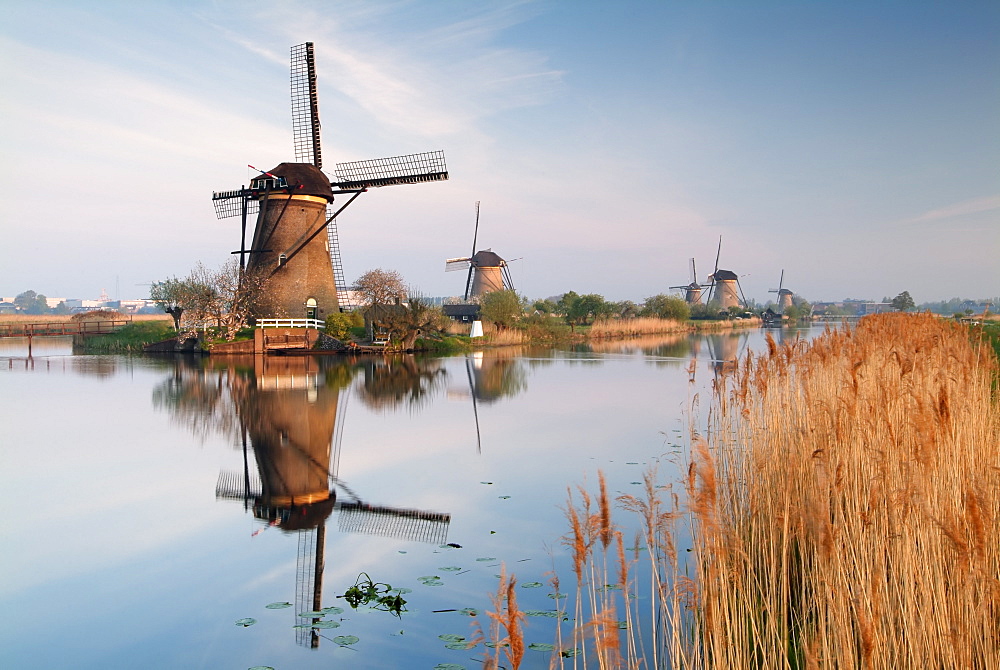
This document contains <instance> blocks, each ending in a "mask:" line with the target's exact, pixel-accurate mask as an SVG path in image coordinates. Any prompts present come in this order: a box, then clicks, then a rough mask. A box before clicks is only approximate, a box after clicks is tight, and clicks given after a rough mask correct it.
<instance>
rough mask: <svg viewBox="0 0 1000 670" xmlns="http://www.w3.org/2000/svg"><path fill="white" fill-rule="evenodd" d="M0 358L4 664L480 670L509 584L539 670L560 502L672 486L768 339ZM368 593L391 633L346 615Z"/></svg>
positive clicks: (740, 335)
mask: <svg viewBox="0 0 1000 670" xmlns="http://www.w3.org/2000/svg"><path fill="white" fill-rule="evenodd" d="M811 334H812V333H811V332H810V331H809V330H801V331H795V330H789V329H785V330H783V331H779V335H780V337H783V338H795V337H810V336H811ZM2 346H3V348H2V349H0V406H2V407H3V408H4V411H3V415H2V416H3V419H2V420H3V424H2V427H0V436H2V437H0V440H2V447H0V478H2V479H0V502H2V505H3V510H4V514H3V519H4V520H3V522H2V524H0V542H2V547H3V549H2V552H0V566H2V570H3V579H2V580H0V606H2V615H0V617H2V620H3V625H2V626H0V667H5V668H54V667H74V668H105V667H143V668H176V667H190V668H253V667H272V668H278V669H281V668H296V669H298V668H320V667H322V668H329V667H345V668H346V667H350V668H386V667H407V668H428V669H430V668H436V667H438V668H452V669H455V668H459V667H464V668H469V669H471V668H479V667H481V664H482V654H483V653H484V651H490V650H489V649H487V648H486V647H485V646H484V645H483V644H477V645H476V646H474V647H472V648H467V646H468V642H469V641H470V640H472V639H474V637H475V634H476V630H477V626H478V627H481V628H483V629H484V630H487V633H488V626H489V620H488V617H487V615H486V611H487V610H488V609H490V608H491V604H490V599H489V595H490V594H491V593H493V592H495V590H496V588H497V583H498V575H499V574H500V573H501V571H505V572H506V573H507V574H515V575H516V576H517V579H518V583H519V586H518V588H517V595H518V603H519V606H520V608H521V610H522V611H526V612H528V616H527V618H526V620H525V628H524V632H525V643H526V644H527V645H529V647H528V651H527V652H526V656H525V659H524V663H523V665H522V667H525V668H547V667H549V660H550V656H551V652H550V651H549V650H548V647H547V646H546V645H549V644H552V643H554V642H555V627H556V624H557V621H558V619H559V618H561V617H563V616H564V615H563V614H562V612H564V611H565V602H566V601H565V600H564V599H561V598H558V597H552V596H554V595H555V594H554V593H553V589H552V588H551V586H550V580H551V578H552V576H553V574H555V575H558V576H559V578H560V580H561V582H562V583H563V584H564V585H566V584H570V583H572V582H573V581H574V577H573V573H572V562H571V560H570V558H569V551H568V549H567V547H566V546H565V545H564V543H563V541H562V538H563V536H564V535H566V534H567V532H568V531H569V526H568V523H567V520H566V515H565V508H566V505H567V491H568V490H572V491H573V492H574V496H575V497H576V499H577V500H579V495H580V494H579V490H578V487H583V488H584V489H585V490H587V491H591V492H593V491H596V489H597V476H598V472H602V473H603V474H604V476H605V478H606V481H607V487H608V491H609V493H610V494H611V495H612V497H614V496H617V495H621V494H633V495H638V494H639V493H640V492H641V488H642V487H641V482H642V480H643V476H644V473H645V472H648V471H650V470H651V469H655V472H656V475H655V477H656V480H657V482H662V483H663V484H664V485H669V484H670V483H671V482H675V481H677V480H678V479H679V478H680V477H681V474H682V473H683V471H684V467H685V459H686V449H687V447H688V446H689V439H690V438H689V436H690V431H691V429H692V427H694V428H697V426H699V425H700V424H701V422H702V421H703V420H704V415H705V413H707V410H708V407H709V404H710V401H711V394H712V388H713V380H714V379H715V378H716V376H717V375H719V374H723V373H724V368H725V367H726V364H727V361H731V360H732V359H733V358H735V357H737V356H740V355H745V354H746V353H747V352H748V351H753V350H760V349H761V348H763V347H764V346H765V343H764V335H763V332H762V331H759V330H749V331H745V332H735V333H726V334H715V335H690V336H688V335H683V336H673V337H659V338H648V339H644V340H639V341H624V342H610V343H602V344H594V345H587V346H577V347H573V348H564V349H560V348H556V349H540V350H536V349H531V348H506V349H495V350H489V351H485V352H481V353H476V354H470V355H468V356H457V357H450V358H425V357H412V356H410V357H406V356H399V357H389V358H384V359H383V358H381V357H377V358H358V359H348V358H341V357H291V356H289V357H279V356H274V357H268V358H259V357H258V358H257V359H254V358H253V357H249V358H246V359H242V358H232V359H228V360H227V359H223V358H218V357H217V358H188V357H163V358H154V357H139V356H136V357H115V356H74V355H72V354H71V352H70V346H69V343H68V341H63V340H60V339H58V338H53V339H52V340H47V341H44V342H40V341H38V340H36V342H35V343H34V345H33V350H32V353H33V356H32V357H31V358H30V359H29V358H28V357H27V348H26V343H20V342H18V341H16V340H8V341H4V342H3V344H2ZM616 518H618V519H620V524H621V528H622V531H623V534H624V537H626V538H628V539H627V540H626V543H627V544H629V545H631V544H635V540H633V539H632V538H633V537H634V532H635V528H636V527H637V525H636V524H635V523H633V522H632V521H631V520H630V519H629V517H628V515H626V514H624V513H618V512H616ZM680 540H681V541H683V538H680ZM362 575H364V576H366V577H369V578H370V579H371V581H372V582H376V583H381V584H387V585H390V586H391V588H392V589H393V595H399V596H400V597H401V598H402V599H403V600H405V601H406V602H405V611H404V612H402V613H401V616H398V617H397V616H395V615H394V614H393V613H392V612H388V611H384V609H378V608H373V607H370V606H369V607H361V608H359V609H357V610H354V609H352V608H351V607H350V605H349V604H348V603H347V602H346V601H345V599H344V598H342V597H338V596H342V595H344V594H345V592H346V591H347V590H348V589H349V588H350V587H352V586H354V585H355V583H356V582H357V580H358V579H359V576H362ZM593 586H595V587H606V586H607V585H596V584H595V585H593ZM564 590H565V589H564ZM302 615H306V616H302ZM566 616H567V617H568V615H566ZM562 625H563V626H572V625H573V622H572V621H565V622H563V623H562ZM459 638H464V639H459ZM487 639H489V636H487Z"/></svg>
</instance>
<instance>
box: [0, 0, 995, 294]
mask: <svg viewBox="0 0 1000 670" xmlns="http://www.w3.org/2000/svg"><path fill="white" fill-rule="evenodd" d="M0 9H2V10H3V16H4V20H3V22H2V23H0V119H2V121H0V155H2V156H3V166H2V168H0V170H2V172H0V176H2V179H3V183H4V185H5V188H4V193H3V195H2V196H0V197H2V201H0V202H2V207H0V212H2V213H0V295H4V296H13V295H16V294H18V293H20V292H22V291H24V290H27V289H31V290H35V291H37V292H39V293H43V294H45V295H47V296H49V297H66V298H96V297H97V295H98V294H99V293H100V292H101V290H102V289H104V290H106V291H107V293H108V294H109V295H110V296H111V297H112V298H121V299H128V298H141V297H146V296H147V295H148V288H147V286H148V284H149V283H150V282H153V281H158V280H162V279H165V278H168V277H171V276H184V275H186V274H187V273H188V272H189V271H190V269H191V268H192V267H193V266H194V265H195V264H196V263H198V262H201V263H203V264H205V265H206V266H208V267H213V268H214V267H219V266H220V265H222V264H223V263H225V262H226V261H227V260H228V259H230V258H231V255H230V252H231V251H233V250H234V249H238V248H239V236H240V230H239V221H238V219H225V220H217V219H216V217H215V214H214V210H213V207H212V203H211V194H212V191H213V190H220V191H221V190H228V189H232V188H237V187H239V186H240V185H241V184H246V183H248V180H249V178H250V177H251V176H253V174H255V173H254V172H253V171H252V170H251V169H250V168H248V167H247V165H248V164H250V165H254V166H257V167H260V168H262V169H265V170H266V169H269V168H271V167H274V166H275V165H277V164H279V163H281V162H284V161H288V160H292V159H293V156H294V154H293V151H292V136H291V116H290V103H289V83H288V80H289V72H288V67H289V65H288V61H289V48H290V47H291V46H292V45H295V44H301V43H302V42H306V41H312V42H314V43H315V52H316V61H317V73H318V81H319V108H320V118H321V121H322V124H323V136H322V142H323V145H322V146H323V157H324V167H326V168H327V169H328V170H330V169H331V168H332V166H333V164H334V163H337V162H345V161H352V160H362V159H366V158H379V157H386V156H394V155H400V154H409V153H417V152H423V151H432V150H443V151H444V152H445V156H446V158H447V163H448V169H449V172H450V176H451V178H450V179H449V180H448V181H445V182H437V183H429V184H420V185H406V186H391V187H384V188H379V189H371V190H370V191H369V192H367V193H365V194H363V195H362V196H360V197H359V198H358V199H357V200H356V201H355V202H354V203H353V204H352V205H351V206H350V207H348V208H347V209H346V210H345V211H344V213H343V214H341V216H340V217H339V218H338V227H339V231H340V241H341V252H342V256H343V262H344V270H345V275H346V278H347V280H348V281H353V280H354V279H356V278H357V277H358V276H359V275H360V274H362V273H363V272H365V271H367V270H369V269H373V268H377V267H379V268H384V269H389V270H396V271H398V272H399V273H400V274H401V275H402V276H403V278H404V280H405V281H406V283H407V284H408V285H409V286H410V287H411V290H412V291H413V292H415V293H420V294H422V295H425V296H449V295H461V293H462V292H463V290H464V283H465V274H464V273H447V274H446V273H445V272H444V260H445V259H446V258H450V257H457V256H466V255H468V253H469V251H470V250H471V246H472V237H473V229H474V225H475V212H476V209H475V206H476V205H475V203H476V202H477V201H479V202H480V203H481V204H480V227H479V239H478V245H477V246H478V247H479V248H480V249H484V248H492V250H493V251H495V252H497V253H498V254H500V255H501V256H502V257H504V258H506V259H508V260H509V261H510V271H511V276H512V279H513V282H514V284H515V288H516V289H517V290H518V292H519V293H521V294H523V295H525V296H527V297H529V298H541V297H547V296H553V295H558V294H561V293H564V292H566V291H569V290H573V291H576V292H577V293H581V294H583V293H598V294H601V295H603V296H604V297H605V298H606V299H608V300H626V299H628V300H634V301H636V302H639V301H642V300H643V299H644V298H646V297H648V296H652V295H656V294H659V293H664V292H668V291H669V287H670V286H676V285H682V284H686V283H688V282H689V281H690V276H689V269H688V264H689V260H688V259H689V258H691V257H694V258H696V263H697V272H698V280H699V281H702V282H704V281H706V276H707V275H708V274H709V273H710V272H711V271H712V270H713V268H714V264H715V258H716V254H717V253H718V254H719V267H720V268H725V269H730V270H733V271H734V272H736V273H737V274H738V275H740V283H741V286H742V288H743V291H744V293H745V295H746V296H747V298H753V299H756V300H758V301H760V302H762V303H763V302H765V301H766V300H768V299H769V298H773V297H774V294H770V293H768V290H769V289H774V288H777V285H778V281H779V277H780V276H781V272H782V271H784V287H785V288H789V289H792V290H793V291H795V292H796V293H798V294H799V295H801V296H802V297H803V298H805V299H807V300H810V301H828V300H842V299H844V298H859V299H880V298H882V297H883V296H894V295H896V294H898V293H899V292H901V291H904V290H906V291H909V292H910V294H911V295H912V296H913V298H914V299H915V300H916V302H917V303H920V302H925V301H933V300H944V299H948V298H951V297H956V296H962V297H970V298H985V297H990V296H998V295H1000V3H997V2H995V1H991V0H987V1H982V2H949V3H940V2H924V1H922V0H905V1H900V2H893V1H889V0H885V1H880V2H860V1H858V2H855V1H852V0H842V1H838V2H822V1H810V2H805V1H799V2H790V1H789V2H776V1H770V0H760V1H755V2H749V1H746V2H732V1H730V2H725V1H719V2H693V1H692V2H688V1H680V0H678V1H670V2H666V1H664V2H653V1H649V2H634V1H628V0H626V1H623V2H615V3H608V2H590V1H589V0H573V1H570V0H566V1H558V0H539V1H532V0H524V1H517V2H475V3H473V2H465V1H460V0H454V1H452V0H435V1H422V0H399V1H386V2H382V1H378V0H365V1H357V2H356V1H353V0H348V1H340V0H326V1H322V2H321V1H306V0H298V1H287V2H269V3H256V2H245V1H243V2H236V1H230V0H216V1H200V2H195V1H185V0H174V1H172V2H141V3H137V2H132V1H128V2H116V1H96V0H94V1H91V2H78V1H73V2H70V1H66V2H56V1H46V0H31V1H30V2H28V1H22V0H0ZM720 236H721V247H720V246H719V240H720ZM515 259H516V260H515Z"/></svg>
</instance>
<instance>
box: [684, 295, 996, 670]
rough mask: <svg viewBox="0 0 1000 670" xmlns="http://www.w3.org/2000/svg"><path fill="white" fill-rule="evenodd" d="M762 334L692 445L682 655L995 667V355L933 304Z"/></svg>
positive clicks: (702, 660)
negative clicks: (688, 591) (817, 332)
mask: <svg viewBox="0 0 1000 670" xmlns="http://www.w3.org/2000/svg"><path fill="white" fill-rule="evenodd" d="M771 344H772V346H770V347H769V351H768V352H766V353H763V354H761V355H759V356H749V357H748V358H747V359H746V360H745V361H743V362H741V364H740V365H739V367H738V369H737V370H736V371H735V372H734V374H733V375H732V376H731V377H730V378H728V379H727V380H726V382H725V384H724V385H723V388H722V391H721V393H720V396H719V398H718V412H717V413H716V414H715V415H714V418H715V421H714V422H713V426H712V431H711V433H710V435H709V437H708V442H707V443H704V442H703V443H700V444H699V445H698V447H697V448H696V449H695V453H694V454H693V460H692V466H691V477H690V478H689V480H688V483H687V492H688V497H689V501H690V503H691V507H690V512H691V515H692V523H693V534H694V547H693V549H694V554H695V564H696V567H697V569H696V574H697V580H698V585H697V598H696V601H695V610H696V612H697V614H696V616H694V617H691V618H690V619H689V624H690V626H692V627H693V631H692V633H693V634H692V635H691V640H692V641H693V646H692V647H691V648H689V649H687V650H685V651H684V656H685V657H686V658H688V659H689V663H688V664H687V665H690V667H707V666H713V667H729V668H749V667H766V668H792V667H815V668H821V667H822V668H832V667H837V668H841V667H864V668H901V667H903V668H983V669H984V670H985V669H986V668H995V667H1000V534H998V531H1000V440H998V437H1000V419H998V417H1000V412H998V403H997V398H996V396H995V395H994V394H993V392H992V391H991V383H993V381H994V379H995V377H994V375H995V374H996V360H995V358H994V357H993V355H992V353H991V352H988V351H987V350H986V349H985V348H984V347H978V346H976V345H975V344H974V343H972V342H971V341H970V338H969V334H968V331H967V330H966V329H964V328H962V327H959V326H956V325H954V324H950V323H946V322H943V321H942V320H940V319H936V318H934V317H931V316H929V315H919V316H913V315H904V314H887V315H878V316H873V317H869V318H866V319H864V320H862V321H861V322H860V323H859V324H858V326H857V328H855V329H854V330H841V331H829V332H827V333H826V334H825V335H823V336H822V337H820V338H818V339H816V340H814V341H813V342H812V343H810V344H808V345H806V344H804V343H798V344H793V345H786V346H780V347H779V346H776V345H774V344H773V343H771ZM678 651H679V650H678Z"/></svg>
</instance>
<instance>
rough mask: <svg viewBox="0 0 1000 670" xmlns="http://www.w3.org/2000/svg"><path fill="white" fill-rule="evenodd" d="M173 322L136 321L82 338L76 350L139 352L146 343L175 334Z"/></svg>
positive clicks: (117, 352)
mask: <svg viewBox="0 0 1000 670" xmlns="http://www.w3.org/2000/svg"><path fill="white" fill-rule="evenodd" d="M176 334H177V333H176V331H175V330H174V326H173V323H172V322H171V321H164V320H163V319H154V320H148V321H137V322H133V323H130V324H128V325H127V326H124V327H122V328H120V329H118V330H117V331H115V332H114V333H110V334H108V335H90V336H87V337H84V338H82V344H80V345H78V349H77V350H78V351H79V352H80V353H84V354H127V353H136V352H141V351H142V348H143V347H144V346H146V345H147V344H152V343H153V342H159V341H161V340H165V339H167V338H169V337H173V336H174V335H176Z"/></svg>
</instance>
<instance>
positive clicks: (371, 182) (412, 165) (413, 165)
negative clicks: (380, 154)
mask: <svg viewBox="0 0 1000 670" xmlns="http://www.w3.org/2000/svg"><path fill="white" fill-rule="evenodd" d="M334 173H335V176H336V181H332V182H331V185H333V186H336V187H337V188H339V189H342V190H353V189H367V188H377V187H379V186H392V185H395V184H420V183H423V182H428V181H444V180H445V179H447V178H448V166H447V165H446V164H445V160H444V152H443V151H428V152H425V153H421V154H407V155H405V156H392V157H389V158H373V159H370V160H364V161H354V162H351V163H337V167H336V169H335V170H334Z"/></svg>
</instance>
